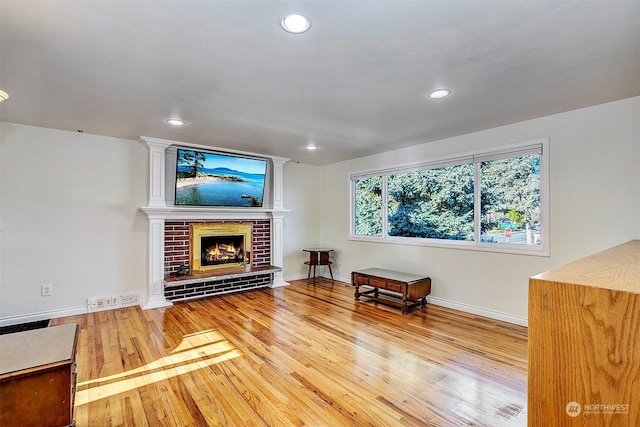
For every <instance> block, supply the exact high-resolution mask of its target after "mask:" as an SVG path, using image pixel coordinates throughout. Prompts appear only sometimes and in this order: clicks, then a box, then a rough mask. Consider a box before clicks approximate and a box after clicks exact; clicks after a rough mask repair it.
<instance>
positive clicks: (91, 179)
mask: <svg viewBox="0 0 640 427" xmlns="http://www.w3.org/2000/svg"><path fill="white" fill-rule="evenodd" d="M0 126H1V128H0V132H1V134H0V135H1V140H0V141H1V145H0V151H1V152H2V156H1V162H2V164H1V168H0V173H1V175H0V178H1V181H0V194H1V198H2V205H1V211H0V214H1V216H0V218H1V219H2V224H3V226H4V228H3V231H2V234H1V239H2V245H1V251H2V252H1V257H0V268H1V271H0V280H1V281H0V322H1V323H3V324H10V323H17V322H15V321H14V320H36V318H37V317H38V316H39V315H40V314H42V316H43V317H44V318H49V317H51V316H52V315H66V314H73V313H77V312H86V299H87V298H88V297H91V296H103V295H104V296H108V295H111V294H116V295H118V294H120V293H124V292H126V293H133V292H140V293H142V294H145V293H146V289H147V221H146V217H145V216H144V214H142V213H141V212H140V211H138V207H140V206H143V205H145V204H146V201H147V194H146V192H147V175H148V172H147V170H148V169H147V168H148V166H147V164H148V160H147V150H146V148H145V147H144V146H142V145H141V144H139V143H138V142H137V141H131V140H123V139H117V138H109V137H102V136H96V135H89V134H81V133H78V132H67V131H59V130H52V129H44V128H38V127H31V126H22V125H14V124H8V123H1V124H0ZM45 283H49V284H52V285H53V295H52V296H49V297H42V296H40V285H41V284H45Z"/></svg>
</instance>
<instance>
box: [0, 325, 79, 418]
mask: <svg viewBox="0 0 640 427" xmlns="http://www.w3.org/2000/svg"><path fill="white" fill-rule="evenodd" d="M77 342H78V326H77V325H63V326H55V327H52V328H43V329H35V330H31V331H25V332H17V333H14V334H8V335H2V336H0V426H3V427H9V426H20V427H27V426H37V427H62V426H73V425H75V421H74V418H73V404H74V398H75V387H76V362H75V360H76V346H77Z"/></svg>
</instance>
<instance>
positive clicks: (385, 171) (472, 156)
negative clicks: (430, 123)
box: [348, 137, 550, 257]
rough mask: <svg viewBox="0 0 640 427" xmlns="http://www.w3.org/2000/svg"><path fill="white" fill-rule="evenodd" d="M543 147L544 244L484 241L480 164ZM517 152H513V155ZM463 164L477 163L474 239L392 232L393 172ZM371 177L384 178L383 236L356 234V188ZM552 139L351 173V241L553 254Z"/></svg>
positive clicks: (539, 254) (542, 212) (475, 171)
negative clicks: (390, 177)
mask: <svg viewBox="0 0 640 427" xmlns="http://www.w3.org/2000/svg"><path fill="white" fill-rule="evenodd" d="M537 148H539V149H540V150H541V152H540V221H539V223H540V245H518V244H513V243H495V242H482V241H481V239H480V237H481V236H480V234H481V231H480V230H481V228H480V225H481V221H482V217H481V209H482V207H481V203H480V201H481V200H482V199H481V197H480V187H481V185H480V176H481V171H480V169H481V168H480V163H481V162H482V161H488V160H495V159H497V158H511V157H518V155H517V154H518V153H522V152H526V151H532V150H535V149H537ZM509 154H513V155H511V156H510V155H509ZM462 163H473V165H474V183H473V185H474V193H473V194H474V207H473V209H474V218H473V224H474V240H473V241H462V240H447V239H433V238H422V237H403V236H389V235H388V226H387V222H388V193H387V177H388V175H391V174H396V173H402V172H408V171H413V170H419V169H431V168H437V167H444V166H453V165H457V164H462ZM371 176H381V177H382V235H381V236H367V235H358V234H355V190H356V185H355V183H356V180H358V179H362V178H367V177H371ZM549 228H550V221H549V138H548V137H547V138H539V139H536V140H531V141H527V142H521V143H518V144H513V145H508V146H501V147H496V148H489V149H485V150H481V151H475V152H470V153H465V154H462V155H457V156H449V157H441V158H436V159H433V160H430V161H419V162H411V163H405V164H400V165H396V166H389V167H380V168H376V169H369V170H363V171H358V172H353V173H350V174H349V237H348V240H351V241H360V242H371V243H391V244H403V245H415V246H426V247H436V248H447V249H461V250H474V251H484V252H498V253H510V254H519V255H533V256H545V257H548V256H549V253H550V242H549V236H550V233H549Z"/></svg>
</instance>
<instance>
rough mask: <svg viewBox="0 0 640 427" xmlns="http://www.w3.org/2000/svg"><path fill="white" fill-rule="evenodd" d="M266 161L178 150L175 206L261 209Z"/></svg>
mask: <svg viewBox="0 0 640 427" xmlns="http://www.w3.org/2000/svg"><path fill="white" fill-rule="evenodd" d="M266 173H267V161H266V160H263V159H252V158H246V157H240V156H233V155H227V154H218V153H207V152H204V151H195V150H186V149H178V151H177V162H176V198H175V204H176V205H186V206H233V207H262V198H263V195H264V185H265V176H266Z"/></svg>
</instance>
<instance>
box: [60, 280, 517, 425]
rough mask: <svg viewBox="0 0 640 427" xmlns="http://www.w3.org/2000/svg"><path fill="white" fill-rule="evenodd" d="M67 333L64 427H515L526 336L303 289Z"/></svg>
mask: <svg viewBox="0 0 640 427" xmlns="http://www.w3.org/2000/svg"><path fill="white" fill-rule="evenodd" d="M67 323H77V324H79V325H80V327H81V330H80V336H79V342H78V359H77V360H78V384H77V393H76V422H77V426H79V427H82V426H101V427H102V426H151V427H154V426H180V427H185V426H198V427H199V426H278V427H279V426H331V427H335V426H344V425H353V426H492V427H493V426H501V425H504V426H525V425H526V419H527V414H526V375H527V358H526V357H527V336H526V328H523V327H520V326H516V325H512V324H509V323H502V322H498V321H495V320H491V319H486V318H482V317H479V316H474V315H470V314H467V313H462V312H458V311H455V310H450V309H446V308H443V307H438V306H434V305H429V306H428V307H427V309H426V311H424V312H421V311H420V309H419V308H418V309H414V310H413V311H412V312H411V314H410V315H408V316H402V314H401V313H400V311H399V310H397V309H393V308H390V307H386V306H384V305H380V304H376V303H373V302H365V301H361V302H355V301H354V299H353V287H351V286H350V285H348V284H346V283H341V282H335V284H332V283H331V282H330V281H328V280H325V279H316V284H315V285H313V284H307V282H306V281H304V280H301V281H293V282H291V285H290V286H288V287H284V288H277V289H264V290H258V291H249V292H244V293H237V294H229V295H225V296H217V297H210V298H206V299H200V300H193V301H190V302H182V303H177V304H175V305H174V306H173V307H168V308H163V309H153V310H145V311H143V310H141V309H140V308H139V307H128V308H121V309H116V310H110V311H103V312H98V313H90V314H86V315H80V316H71V317H65V318H60V319H54V320H53V321H52V322H51V326H54V325H60V324H67Z"/></svg>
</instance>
